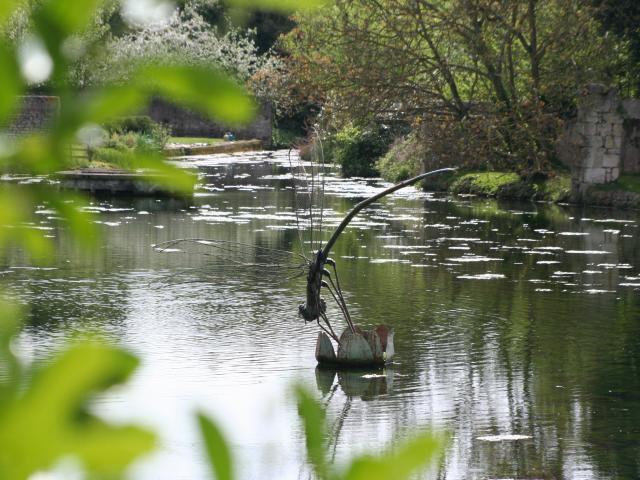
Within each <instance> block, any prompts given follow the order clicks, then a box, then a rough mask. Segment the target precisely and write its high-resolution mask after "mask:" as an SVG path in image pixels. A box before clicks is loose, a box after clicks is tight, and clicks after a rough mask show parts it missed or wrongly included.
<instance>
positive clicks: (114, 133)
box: [104, 115, 171, 150]
mask: <svg viewBox="0 0 640 480" xmlns="http://www.w3.org/2000/svg"><path fill="white" fill-rule="evenodd" d="M104 128H105V130H106V131H107V134H108V135H109V141H108V144H107V145H106V146H108V147H111V148H118V149H123V148H129V149H131V148H138V149H144V150H162V149H163V148H164V146H165V145H166V144H167V141H168V140H169V137H170V135H171V131H170V129H169V128H168V127H166V126H164V125H161V124H160V123H157V122H154V121H153V120H152V119H151V118H150V117H147V116H145V115H139V116H133V117H122V118H119V119H117V120H113V121H111V122H109V123H106V124H105V125H104Z"/></svg>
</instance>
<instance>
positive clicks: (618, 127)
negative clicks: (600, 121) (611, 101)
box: [611, 123, 624, 137]
mask: <svg viewBox="0 0 640 480" xmlns="http://www.w3.org/2000/svg"><path fill="white" fill-rule="evenodd" d="M611 134H612V135H613V136H615V137H622V135H624V124H623V123H616V124H615V125H614V126H613V128H612V129H611Z"/></svg>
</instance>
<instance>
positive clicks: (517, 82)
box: [286, 0, 618, 175]
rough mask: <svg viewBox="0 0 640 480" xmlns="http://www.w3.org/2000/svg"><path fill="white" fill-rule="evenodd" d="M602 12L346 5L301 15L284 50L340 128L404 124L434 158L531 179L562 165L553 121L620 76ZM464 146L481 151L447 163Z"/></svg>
mask: <svg viewBox="0 0 640 480" xmlns="http://www.w3.org/2000/svg"><path fill="white" fill-rule="evenodd" d="M596 13H597V12H596V10H595V9H594V8H592V7H591V3H588V2H586V1H584V0H549V1H544V2H543V1H539V0H526V1H520V0H500V1H494V0H446V1H439V2H431V1H427V0H417V1H413V2H407V1H404V0H338V1H336V2H335V4H334V5H331V6H328V7H326V8H325V9H324V11H323V15H321V16H304V15H303V16H300V17H299V27H298V28H297V29H295V30H294V31H292V32H291V33H290V34H289V35H288V37H287V40H286V45H287V47H288V49H289V51H290V52H291V54H292V56H293V59H294V60H295V63H294V66H295V68H296V75H297V79H298V81H299V84H300V87H299V88H301V89H303V88H304V89H306V92H307V93H308V94H309V95H310V96H313V98H315V99H316V100H317V101H319V102H321V103H322V104H323V106H324V110H325V112H327V114H328V115H330V116H331V117H332V118H333V120H334V121H335V122H337V123H339V124H342V123H348V122H356V123H365V124H366V123H370V122H371V121H378V122H384V121H388V120H390V119H395V120H405V121H407V122H409V123H413V124H416V125H418V126H419V127H418V128H419V129H420V134H419V135H418V136H417V137H414V140H417V141H420V142H425V143H426V144H427V147H428V148H427V150H428V151H429V152H430V153H433V154H435V155H436V156H437V157H438V158H436V159H435V162H436V163H438V162H442V161H444V160H446V161H447V162H449V161H451V160H453V162H454V163H455V164H461V163H464V162H465V161H466V160H465V157H473V158H474V162H475V163H476V164H478V163H480V164H481V163H487V162H494V163H499V164H501V165H507V166H508V167H509V168H511V169H512V170H515V171H518V172H520V173H521V174H523V175H531V174H536V173H540V172H542V173H544V172H547V171H549V170H550V169H551V168H552V167H553V140H554V138H555V135H556V132H557V122H556V120H555V119H557V118H562V116H564V115H567V114H569V113H570V112H571V110H572V108H573V102H574V98H575V96H576V94H577V92H578V91H579V89H580V87H581V86H582V85H584V84H585V83H587V82H591V81H610V80H612V79H613V76H612V75H613V72H612V70H611V68H610V67H611V62H612V58H611V57H612V56H615V53H612V52H616V51H618V50H616V43H615V41H614V40H613V39H612V38H611V36H607V35H603V34H602V31H601V28H600V23H599V22H598V19H597V15H596ZM438 123H441V124H443V125H445V128H443V129H440V128H438V127H436V125H437V124H438ZM425 124H429V125H431V126H432V127H433V128H427V129H425V128H424V125H425ZM456 132H457V134H456ZM442 133H445V135H444V136H443V135H442ZM464 139H470V141H468V142H466V147H469V146H470V144H475V145H477V148H479V150H477V149H468V148H466V147H465V148H466V151H465V152H463V153H461V154H458V155H457V156H456V155H448V156H446V157H445V156H442V152H443V151H445V150H446V149H447V147H450V146H451V142H455V141H461V140H464ZM434 147H435V149H434ZM454 149H456V148H455V147H454ZM425 160H428V161H429V162H431V161H433V160H434V159H433V156H432V155H429V157H428V158H426V159H425ZM486 166H487V167H490V165H486Z"/></svg>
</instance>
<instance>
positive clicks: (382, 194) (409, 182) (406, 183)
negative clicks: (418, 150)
mask: <svg viewBox="0 0 640 480" xmlns="http://www.w3.org/2000/svg"><path fill="white" fill-rule="evenodd" d="M456 170H457V168H440V169H438V170H432V171H431V172H427V173H422V174H420V175H416V176H415V177H412V178H409V179H407V180H405V181H403V182H400V183H397V184H395V185H394V186H392V187H389V188H387V189H385V190H383V191H382V192H380V193H377V194H375V195H374V196H372V197H369V198H367V199H365V200H363V201H361V202H360V203H358V204H357V205H356V206H355V207H353V209H352V210H351V211H350V212H349V213H348V214H347V216H346V217H344V219H343V220H342V222H340V225H338V228H336V230H335V232H333V235H331V238H329V241H328V242H327V243H326V244H325V246H324V248H323V249H322V257H323V258H327V257H328V256H329V252H330V251H331V247H333V244H334V243H336V240H338V236H339V235H340V234H341V233H342V231H343V230H344V229H345V228H346V227H347V225H348V224H349V222H350V221H351V220H353V217H355V216H356V215H357V214H358V212H359V211H360V210H362V209H363V208H364V207H366V206H367V205H371V204H372V203H373V202H375V201H376V200H378V199H380V198H382V197H385V196H387V195H389V194H390V193H393V192H395V191H396V190H400V189H401V188H404V187H408V186H409V185H412V184H414V183H416V182H417V181H419V180H422V179H423V178H426V177H428V176H429V175H434V174H436V173H442V172H454V171H456Z"/></svg>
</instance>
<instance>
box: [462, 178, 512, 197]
mask: <svg viewBox="0 0 640 480" xmlns="http://www.w3.org/2000/svg"><path fill="white" fill-rule="evenodd" d="M518 182H520V177H519V176H518V174H517V173H512V172H469V173H465V174H464V175H462V176H460V177H459V178H457V179H456V180H454V181H453V183H452V184H451V191H452V192H463V191H467V190H469V191H471V192H472V193H476V194H480V195H489V196H494V195H496V194H497V193H498V192H499V190H500V189H501V188H502V187H504V186H505V185H509V184H512V183H518Z"/></svg>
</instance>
